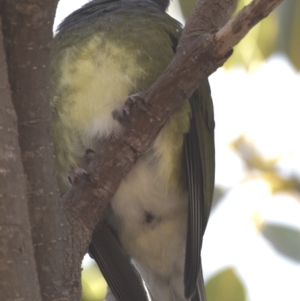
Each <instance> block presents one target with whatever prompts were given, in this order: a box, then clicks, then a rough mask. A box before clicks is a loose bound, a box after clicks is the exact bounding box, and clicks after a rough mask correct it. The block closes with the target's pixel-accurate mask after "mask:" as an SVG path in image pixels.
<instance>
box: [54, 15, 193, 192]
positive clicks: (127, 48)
mask: <svg viewBox="0 0 300 301" xmlns="http://www.w3.org/2000/svg"><path fill="white" fill-rule="evenodd" d="M123 18H124V20H123ZM126 18H127V17H126V16H123V15H121V14H120V19H119V23H118V24H116V25H114V26H110V28H109V30H108V31H107V28H106V26H105V20H102V22H101V26H98V28H95V30H94V31H93V32H92V33H90V34H87V35H85V37H84V41H82V40H81V36H80V35H79V33H78V32H77V31H76V29H74V30H72V29H71V30H70V31H69V32H68V36H66V34H65V35H64V36H60V33H59V34H58V36H57V37H56V40H57V41H58V42H56V43H55V45H54V49H53V58H54V59H53V86H54V87H55V89H54V96H53V101H52V106H53V108H54V114H53V116H54V124H53V129H54V130H53V133H54V134H53V136H54V142H55V149H56V151H55V153H56V156H57V162H58V164H59V183H60V188H61V189H62V190H63V191H65V190H66V189H67V187H68V186H69V184H68V182H67V178H66V173H67V172H69V171H70V170H71V169H72V168H74V167H75V166H78V165H80V160H81V157H82V156H83V154H84V151H85V149H88V148H91V149H93V150H95V151H97V147H99V143H100V142H101V139H103V138H106V137H108V136H109V135H111V134H114V135H117V134H118V133H120V132H121V131H122V127H121V125H120V124H119V122H118V121H116V120H113V118H112V112H113V111H114V110H115V109H120V107H121V106H122V105H123V104H124V101H125V100H126V99H127V98H128V96H129V95H131V94H133V93H137V92H141V91H144V90H146V89H147V88H148V87H149V86H150V85H151V83H153V82H154V81H155V79H156V78H157V77H158V76H159V75H160V74H161V73H162V71H163V70H164V69H165V68H166V66H167V65H168V63H169V62H170V61H171V59H172V57H173V55H174V53H173V50H172V46H171V40H170V38H169V35H168V32H167V30H170V29H172V31H173V32H177V33H178V35H179V32H180V30H181V29H180V27H179V25H178V23H177V22H175V21H173V22H170V24H168V26H170V27H171V28H166V30H165V31H164V30H161V24H159V23H156V22H153V20H152V19H151V18H150V17H149V16H139V17H138V18H136V19H135V28H134V29H132V28H131V27H130V22H129V24H128V22H127V19H126ZM147 19H148V20H147ZM170 20H172V19H171V18H170ZM126 22H127V24H128V25H127V26H128V27H130V29H129V28H126V25H125V26H124V23H126ZM143 23H147V26H148V30H147V32H146V33H145V32H144V30H143V39H142V40H140V39H139V41H138V43H137V42H136V37H137V36H139V35H140V32H139V31H140V29H139V28H140V27H141V26H142V25H143ZM163 25H164V27H166V25H165V24H163ZM122 32H124V33H126V34H124V35H123V34H122ZM145 35H146V36H145ZM154 36H155V39H153V37H154ZM64 39H66V40H64ZM73 39H74V40H73ZM69 40H72V43H71V44H70V46H68V41H69ZM189 111H190V108H189V104H188V102H186V103H185V104H184V105H182V106H181V107H180V108H179V109H178V110H177V111H176V112H175V113H174V114H173V116H172V117H171V118H170V121H169V122H168V124H167V125H166V126H165V128H164V129H163V130H162V132H161V133H160V135H159V136H158V137H157V139H156V141H155V142H154V145H153V150H154V151H155V156H156V157H157V158H163V159H162V160H160V161H161V162H160V164H161V166H160V170H159V171H158V174H157V175H156V176H157V178H159V179H160V180H161V179H162V178H163V179H164V180H170V184H171V183H172V184H173V185H174V184H175V185H176V184H177V185H178V183H175V181H176V179H174V175H175V174H176V175H177V174H178V171H179V168H180V166H179V165H180V163H181V160H180V158H179V157H180V156H181V153H182V143H183V136H182V134H183V133H186V132H187V131H188V128H189V118H190V115H189ZM174 170H177V172H176V173H175V172H174Z"/></svg>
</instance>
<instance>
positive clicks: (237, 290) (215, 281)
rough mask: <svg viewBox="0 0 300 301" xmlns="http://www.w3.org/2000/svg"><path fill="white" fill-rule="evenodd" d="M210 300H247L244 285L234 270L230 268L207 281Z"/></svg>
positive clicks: (208, 298)
mask: <svg viewBox="0 0 300 301" xmlns="http://www.w3.org/2000/svg"><path fill="white" fill-rule="evenodd" d="M206 295H207V300H208V301H220V300H222V301H245V300H246V293H245V289H244V286H243V284H242V282H241V281H240V279H239V278H238V276H237V275H236V273H235V272H234V270H233V269H232V268H228V269H226V270H224V271H222V272H220V273H219V274H217V275H215V276H213V277H212V278H210V279H209V280H208V281H207V283H206Z"/></svg>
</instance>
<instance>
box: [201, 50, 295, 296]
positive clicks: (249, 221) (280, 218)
mask: <svg viewBox="0 0 300 301" xmlns="http://www.w3.org/2000/svg"><path fill="white" fill-rule="evenodd" d="M299 82H300V74H299V73H296V71H295V70H294V69H293V67H292V65H291V64H290V63H289V61H287V59H286V58H285V57H284V56H279V55H277V56H273V57H272V58H271V59H269V60H268V61H267V62H266V63H264V64H263V65H261V66H260V67H259V69H258V70H257V71H256V72H255V73H252V74H249V73H246V72H245V71H244V70H243V69H233V70H230V71H225V70H224V69H219V70H218V71H217V72H216V73H215V74H213V75H212V76H211V77H210V83H211V86H212V94H213V99H214V105H215V119H216V152H217V162H216V166H217V170H216V184H217V185H221V186H223V187H231V189H230V191H229V193H228V195H227V196H226V197H225V200H223V201H222V203H221V204H220V206H219V207H218V208H217V210H216V211H215V212H213V214H212V216H211V218H210V221H209V225H208V228H207V231H206V234H205V242H204V248H203V262H204V270H205V272H206V276H208V277H209V276H211V275H212V274H214V273H215V272H217V271H218V270H219V269H220V268H221V267H224V268H225V267H228V266H233V267H235V269H236V271H237V273H238V274H239V275H240V276H241V278H242V279H243V281H244V284H245V285H246V287H247V291H248V294H249V300H252V301H266V300H267V301H268V300H272V301H282V300H288V301H296V300H297V301H299V300H300V289H299V281H300V264H299V263H298V264H297V263H295V262H293V261H291V260H289V259H287V258H284V257H283V256H281V255H279V254H278V253H277V252H276V251H274V249H273V248H272V247H271V246H270V245H269V243H268V242H267V241H266V240H265V239H264V238H263V237H262V235H261V234H259V232H258V231H257V228H256V225H255V223H254V221H253V220H254V218H255V217H257V216H259V217H260V218H261V219H262V220H264V221H271V222H279V223H282V224H286V225H291V226H294V227H296V228H298V229H299V232H300V218H299V217H300V204H299V200H298V201H297V200H296V199H294V198H293V197H292V196H291V195H288V194H280V195H276V196H272V195H271V194H270V191H269V187H268V185H267V184H266V183H265V182H263V181H262V180H260V179H257V178H253V179H251V180H248V181H245V180H246V174H245V172H244V169H243V165H242V162H241V160H240V159H239V157H237V156H236V154H235V153H234V152H233V151H232V150H231V149H230V147H229V146H228V144H229V143H230V142H231V141H233V140H234V139H236V138H237V137H238V136H240V135H242V134H243V135H246V136H247V138H250V139H251V140H252V141H253V142H254V143H255V147H258V149H259V151H260V152H261V153H262V154H263V155H264V156H265V157H266V158H273V157H276V156H282V159H281V160H280V166H281V167H282V168H283V170H284V171H285V172H286V173H287V174H291V173H294V174H298V175H300V141H299V139H298V137H299V129H300V118H299V112H300V91H299Z"/></svg>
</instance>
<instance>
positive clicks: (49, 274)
mask: <svg viewBox="0 0 300 301" xmlns="http://www.w3.org/2000/svg"><path fill="white" fill-rule="evenodd" d="M56 5H57V0H53V1H42V0H25V1H24V0H5V1H4V0H3V1H2V2H1V15H2V18H3V36H4V46H5V51H6V57H7V65H8V75H9V83H10V87H11V91H12V100H13V104H14V107H15V110H16V113H17V117H18V133H19V144H20V148H21V155H22V162H23V166H24V171H25V174H26V176H27V197H28V208H29V216H30V222H31V230H32V240H33V246H34V250H35V260H36V265H37V272H38V280H39V284H40V290H41V294H42V299H43V300H76V299H78V297H79V295H80V285H79V281H80V262H81V259H82V256H83V251H82V250H83V248H81V249H80V250H81V251H82V252H81V253H80V252H77V250H76V248H75V247H74V246H72V247H70V246H71V245H72V244H74V243H76V241H75V242H74V240H73V235H72V234H70V231H71V229H72V228H71V227H69V226H68V225H69V223H68V221H67V220H66V217H65V214H64V212H63V210H62V206H61V201H60V197H59V194H58V190H57V185H56V180H55V170H54V163H53V151H52V141H51V137H50V106H49V100H50V97H49V57H50V49H51V43H52V37H53V33H52V24H53V19H54V14H55V9H56ZM24 231H25V228H24ZM83 241H84V239H83ZM86 244H87V243H86ZM72 250H75V252H76V253H75V254H73V253H71V251H72ZM79 254H80V255H79ZM76 258H77V264H73V262H72V261H73V260H74V261H75V259H76ZM30 281H31V280H30ZM27 284H28V280H27ZM1 298H2V296H1ZM27 300H30V299H27Z"/></svg>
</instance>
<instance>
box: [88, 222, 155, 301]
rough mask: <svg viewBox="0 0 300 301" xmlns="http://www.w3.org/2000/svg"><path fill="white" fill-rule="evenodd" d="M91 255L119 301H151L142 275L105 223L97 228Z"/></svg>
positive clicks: (90, 248)
mask: <svg viewBox="0 0 300 301" xmlns="http://www.w3.org/2000/svg"><path fill="white" fill-rule="evenodd" d="M89 253H90V255H91V256H92V257H93V258H94V260H95V261H96V263H97V264H98V266H99V268H100V270H101V272H102V274H103V276H104V278H105V280H106V282H107V284H108V286H109V288H110V290H111V291H112V293H113V295H114V297H115V298H116V299H117V300H118V301H149V299H148V297H147V293H146V290H145V287H144V284H143V282H142V279H141V277H140V275H139V274H138V272H137V271H136V269H135V267H134V266H133V265H132V264H131V262H130V258H129V257H128V256H127V255H126V254H125V253H124V251H123V250H122V248H121V246H120V245H119V243H118V241H117V239H116V238H115V237H114V235H113V233H112V232H111V230H110V229H109V228H108V227H107V226H106V224H105V223H101V224H99V225H98V226H97V227H96V229H95V231H94V233H93V237H92V242H91V244H90V247H89Z"/></svg>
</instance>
